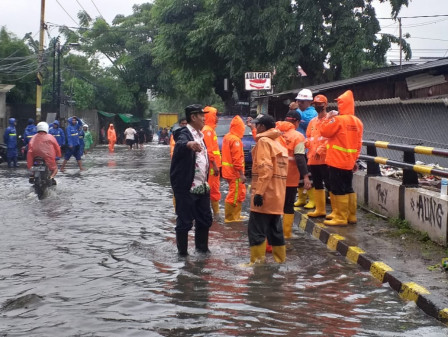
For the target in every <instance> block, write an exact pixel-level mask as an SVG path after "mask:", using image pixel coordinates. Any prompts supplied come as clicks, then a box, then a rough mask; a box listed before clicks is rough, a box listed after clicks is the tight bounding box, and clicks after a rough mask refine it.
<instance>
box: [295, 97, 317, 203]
mask: <svg viewBox="0 0 448 337" xmlns="http://www.w3.org/2000/svg"><path fill="white" fill-rule="evenodd" d="M312 103H313V93H312V92H311V90H310V89H302V90H300V91H299V93H298V94H297V96H296V101H295V102H293V103H291V104H290V105H289V108H290V109H291V110H294V109H295V110H297V112H298V113H299V114H300V117H301V120H300V124H299V127H298V128H297V131H299V132H300V133H301V134H302V135H304V136H306V129H307V128H308V124H309V122H310V121H311V120H312V119H313V118H314V117H316V116H317V111H316V110H315V109H314V107H313V106H312ZM300 185H302V184H300ZM305 190H306V189H304V188H303V187H302V186H301V187H300V188H299V189H298V199H297V202H296V203H295V204H294V206H296V207H299V206H303V205H304V206H303V207H305V208H314V206H315V203H314V193H313V192H314V190H306V191H305ZM304 191H305V193H304ZM307 197H308V203H307V202H306V200H307Z"/></svg>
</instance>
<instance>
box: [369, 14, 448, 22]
mask: <svg viewBox="0 0 448 337" xmlns="http://www.w3.org/2000/svg"><path fill="white" fill-rule="evenodd" d="M440 16H448V14H437V15H416V16H400V17H397V18H401V19H417V18H437V17H440ZM377 19H378V20H395V21H396V20H397V19H394V18H377Z"/></svg>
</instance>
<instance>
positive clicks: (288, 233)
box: [276, 110, 311, 239]
mask: <svg viewBox="0 0 448 337" xmlns="http://www.w3.org/2000/svg"><path fill="white" fill-rule="evenodd" d="M299 122H300V117H299V115H298V113H297V111H295V110H290V111H288V113H287V114H286V117H285V121H280V122H277V123H276V127H277V129H278V130H280V132H281V133H282V137H280V138H279V139H280V143H281V144H282V145H283V146H284V147H285V148H286V149H287V150H288V175H287V178H286V194H285V205H284V207H283V234H284V236H285V239H289V238H291V237H292V225H293V223H294V201H295V198H296V193H297V187H298V185H299V180H300V179H302V180H303V181H304V187H305V188H306V189H309V188H310V187H311V181H310V179H309V173H308V168H307V165H306V156H305V137H304V136H303V135H302V134H301V133H300V132H299V131H297V130H296V129H297V127H298V125H299Z"/></svg>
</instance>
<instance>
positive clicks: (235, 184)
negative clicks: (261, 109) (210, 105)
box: [222, 116, 246, 222]
mask: <svg viewBox="0 0 448 337" xmlns="http://www.w3.org/2000/svg"><path fill="white" fill-rule="evenodd" d="M245 129H246V126H245V125H244V122H243V120H242V119H241V117H240V116H235V117H233V119H232V121H231V122H230V129H229V132H228V133H227V134H226V135H225V136H224V138H223V140H222V176H223V178H224V179H226V180H227V182H228V183H229V193H228V194H227V196H226V200H225V209H224V213H225V219H224V221H225V222H232V221H241V220H245V219H244V218H242V217H241V208H242V202H243V201H244V199H245V198H246V186H245V185H244V184H245V183H246V176H245V175H244V151H243V142H242V140H241V139H242V138H243V136H244V131H245Z"/></svg>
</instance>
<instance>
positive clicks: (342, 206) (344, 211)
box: [324, 194, 348, 226]
mask: <svg viewBox="0 0 448 337" xmlns="http://www.w3.org/2000/svg"><path fill="white" fill-rule="evenodd" d="M334 202H335V210H334V218H333V219H331V220H325V221H324V224H325V225H327V226H346V225H347V220H348V194H344V195H334Z"/></svg>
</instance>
